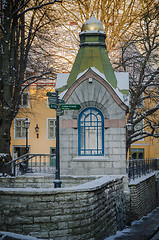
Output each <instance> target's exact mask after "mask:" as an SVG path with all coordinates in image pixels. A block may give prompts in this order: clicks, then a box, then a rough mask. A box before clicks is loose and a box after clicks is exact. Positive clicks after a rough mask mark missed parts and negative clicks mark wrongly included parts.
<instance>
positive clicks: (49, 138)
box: [47, 118, 56, 140]
mask: <svg viewBox="0 0 159 240" xmlns="http://www.w3.org/2000/svg"><path fill="white" fill-rule="evenodd" d="M49 120H54V121H55V137H52V138H51V137H49ZM47 139H48V140H52V139H56V118H47Z"/></svg>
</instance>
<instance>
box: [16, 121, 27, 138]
mask: <svg viewBox="0 0 159 240" xmlns="http://www.w3.org/2000/svg"><path fill="white" fill-rule="evenodd" d="M17 121H25V118H15V119H14V139H25V138H26V134H25V127H24V135H23V133H22V137H17V136H16V135H17V134H16V122H17ZM22 127H23V126H21V128H22ZM22 131H23V130H22V129H21V132H22ZM28 131H29V130H28Z"/></svg>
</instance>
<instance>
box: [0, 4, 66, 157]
mask: <svg viewBox="0 0 159 240" xmlns="http://www.w3.org/2000/svg"><path fill="white" fill-rule="evenodd" d="M61 2H62V1H60V0H53V1H47V0H41V1H40V0H33V1H31V0H3V1H1V9H0V20H1V21H0V23H1V25H0V33H1V37H0V62H1V64H0V153H8V154H10V127H11V124H12V121H13V119H14V118H15V116H16V115H17V113H18V110H19V103H20V98H21V94H22V93H23V91H24V90H25V89H26V88H27V87H28V86H30V84H32V82H34V81H37V80H38V79H41V78H45V77H46V76H47V75H48V74H50V70H49V71H47V70H48V69H47V68H45V69H44V68H43V70H45V71H41V72H40V73H38V72H37V75H38V76H36V77H35V76H34V77H33V76H29V77H28V78H26V79H25V72H26V68H27V64H28V58H29V52H30V49H31V47H32V46H33V43H34V41H35V40H36V41H37V36H38V33H39V32H40V31H41V29H42V28H45V27H46V26H47V25H48V24H50V23H51V22H52V20H55V18H53V19H51V18H50V16H48V12H49V11H52V13H53V14H52V15H53V16H54V12H55V9H56V5H55V3H61ZM57 5H58V4H57ZM51 6H54V9H52V8H51ZM33 62H34V60H33V61H32V65H34V64H33ZM30 66H31V64H30Z"/></svg>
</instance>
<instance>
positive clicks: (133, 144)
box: [131, 143, 150, 146]
mask: <svg viewBox="0 0 159 240" xmlns="http://www.w3.org/2000/svg"><path fill="white" fill-rule="evenodd" d="M137 145H139V146H150V143H132V144H131V146H137Z"/></svg>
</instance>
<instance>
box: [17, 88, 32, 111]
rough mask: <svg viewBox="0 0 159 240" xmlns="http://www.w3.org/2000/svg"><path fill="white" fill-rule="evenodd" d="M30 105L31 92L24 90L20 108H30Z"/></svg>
mask: <svg viewBox="0 0 159 240" xmlns="http://www.w3.org/2000/svg"><path fill="white" fill-rule="evenodd" d="M24 95H27V104H24ZM29 106H30V93H29V92H28V91H26V92H23V93H22V95H21V101H20V105H19V107H20V108H29Z"/></svg>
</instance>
